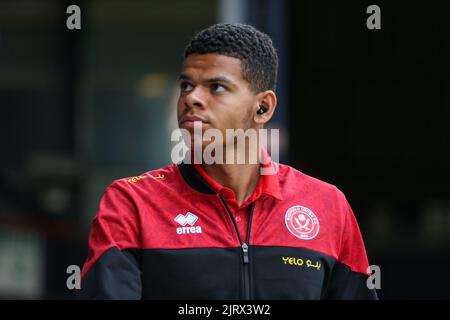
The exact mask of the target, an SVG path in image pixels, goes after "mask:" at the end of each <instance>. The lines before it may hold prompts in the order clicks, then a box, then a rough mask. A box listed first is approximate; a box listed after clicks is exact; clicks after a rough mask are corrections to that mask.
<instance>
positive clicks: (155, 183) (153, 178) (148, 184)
mask: <svg viewBox="0 0 450 320" xmlns="http://www.w3.org/2000/svg"><path fill="white" fill-rule="evenodd" d="M178 178H179V173H178V169H177V165H176V164H171V165H168V166H165V167H162V168H159V169H155V170H150V171H147V172H144V173H141V174H139V175H136V176H130V177H124V178H120V179H117V180H114V181H113V182H112V183H111V184H110V185H109V186H108V187H107V188H106V191H105V193H106V192H108V191H110V190H114V191H119V192H125V193H131V194H133V193H140V192H142V191H144V190H146V191H147V192H148V191H151V190H155V189H160V188H162V187H164V186H166V185H167V184H170V183H171V182H173V181H176V180H177V179H178Z"/></svg>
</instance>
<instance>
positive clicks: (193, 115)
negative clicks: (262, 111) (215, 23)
mask: <svg viewBox="0 0 450 320" xmlns="http://www.w3.org/2000/svg"><path fill="white" fill-rule="evenodd" d="M179 86H180V96H179V98H178V110H177V111H178V112H177V115H178V125H179V127H180V128H183V129H187V130H189V131H190V133H191V135H192V133H193V131H194V121H195V120H197V121H202V128H203V131H204V130H206V129H210V128H215V129H218V130H220V131H221V132H222V134H223V137H225V130H226V129H238V128H241V129H243V130H247V129H248V128H256V126H257V124H256V123H255V122H254V120H253V118H254V111H255V110H257V108H258V102H257V97H256V95H255V93H253V92H252V91H251V89H250V86H249V83H248V82H247V80H245V79H244V78H243V76H242V72H241V63H240V60H239V59H237V58H232V57H228V56H224V55H219V54H214V53H211V54H192V55H189V56H188V57H186V59H185V61H184V64H183V68H182V71H181V74H180V78H179Z"/></svg>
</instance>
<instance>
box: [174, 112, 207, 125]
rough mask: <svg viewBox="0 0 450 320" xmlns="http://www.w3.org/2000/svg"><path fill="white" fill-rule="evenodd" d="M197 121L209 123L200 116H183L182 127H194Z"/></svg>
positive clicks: (180, 122)
mask: <svg viewBox="0 0 450 320" xmlns="http://www.w3.org/2000/svg"><path fill="white" fill-rule="evenodd" d="M196 121H199V122H201V123H202V125H203V124H205V123H208V122H207V121H205V120H204V119H202V118H200V117H198V116H187V115H186V116H183V117H181V119H180V121H179V124H180V127H185V128H186V127H187V128H193V127H194V123H195V122H196Z"/></svg>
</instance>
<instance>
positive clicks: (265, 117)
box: [253, 90, 277, 125]
mask: <svg viewBox="0 0 450 320" xmlns="http://www.w3.org/2000/svg"><path fill="white" fill-rule="evenodd" d="M256 102H257V104H256V106H255V109H254V115H253V121H254V122H255V123H256V124H259V125H264V124H266V123H267V122H269V120H270V118H272V115H273V113H274V112H275V108H276V106H277V96H276V94H275V92H273V91H272V90H266V91H263V92H260V93H258V94H257V95H256ZM260 105H262V106H264V107H265V108H266V110H267V111H266V112H264V113H262V114H258V110H259V106H260Z"/></svg>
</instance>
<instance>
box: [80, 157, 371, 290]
mask: <svg viewBox="0 0 450 320" xmlns="http://www.w3.org/2000/svg"><path fill="white" fill-rule="evenodd" d="M368 276H369V273H368V261H367V255H366V251H365V248H364V243H363V240H362V237H361V234H360V231H359V228H358V224H357V222H356V219H355V217H354V214H353V212H352V209H351V208H350V206H349V204H348V203H347V200H346V198H345V196H344V195H343V194H342V192H340V191H339V190H338V189H337V188H336V187H334V186H332V185H330V184H327V183H325V182H322V181H320V180H317V179H315V178H312V177H310V176H307V175H305V174H303V173H301V172H299V171H297V170H295V169H294V168H292V167H290V166H287V165H282V164H280V165H278V172H277V173H276V174H274V175H262V176H261V178H260V179H259V182H258V184H257V187H256V188H255V191H254V193H253V194H252V195H251V196H250V198H249V199H248V200H247V201H245V203H243V204H242V205H241V206H239V205H238V204H237V202H236V199H235V198H234V194H233V192H232V190H231V189H229V188H225V187H222V186H220V185H219V184H218V183H216V182H215V181H214V180H212V179H211V178H210V177H208V176H207V174H206V173H205V172H204V171H203V170H202V169H201V168H200V167H199V166H197V165H193V164H185V163H181V164H173V165H170V166H167V167H164V168H161V169H158V170H154V171H150V172H147V173H145V174H143V175H141V176H138V177H134V178H126V179H121V180H117V181H115V182H113V183H112V184H111V185H110V186H109V187H108V188H107V189H106V191H105V193H104V195H103V198H102V200H101V203H100V208H99V211H98V213H97V215H96V216H95V218H94V220H93V222H92V226H91V231H90V236H89V253H88V258H87V261H86V262H85V264H84V267H83V271H82V282H81V290H80V292H79V293H80V296H81V297H82V298H99V299H141V298H143V299H376V298H377V296H376V292H375V290H369V289H368V288H367V285H366V280H367V278H368Z"/></svg>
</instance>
